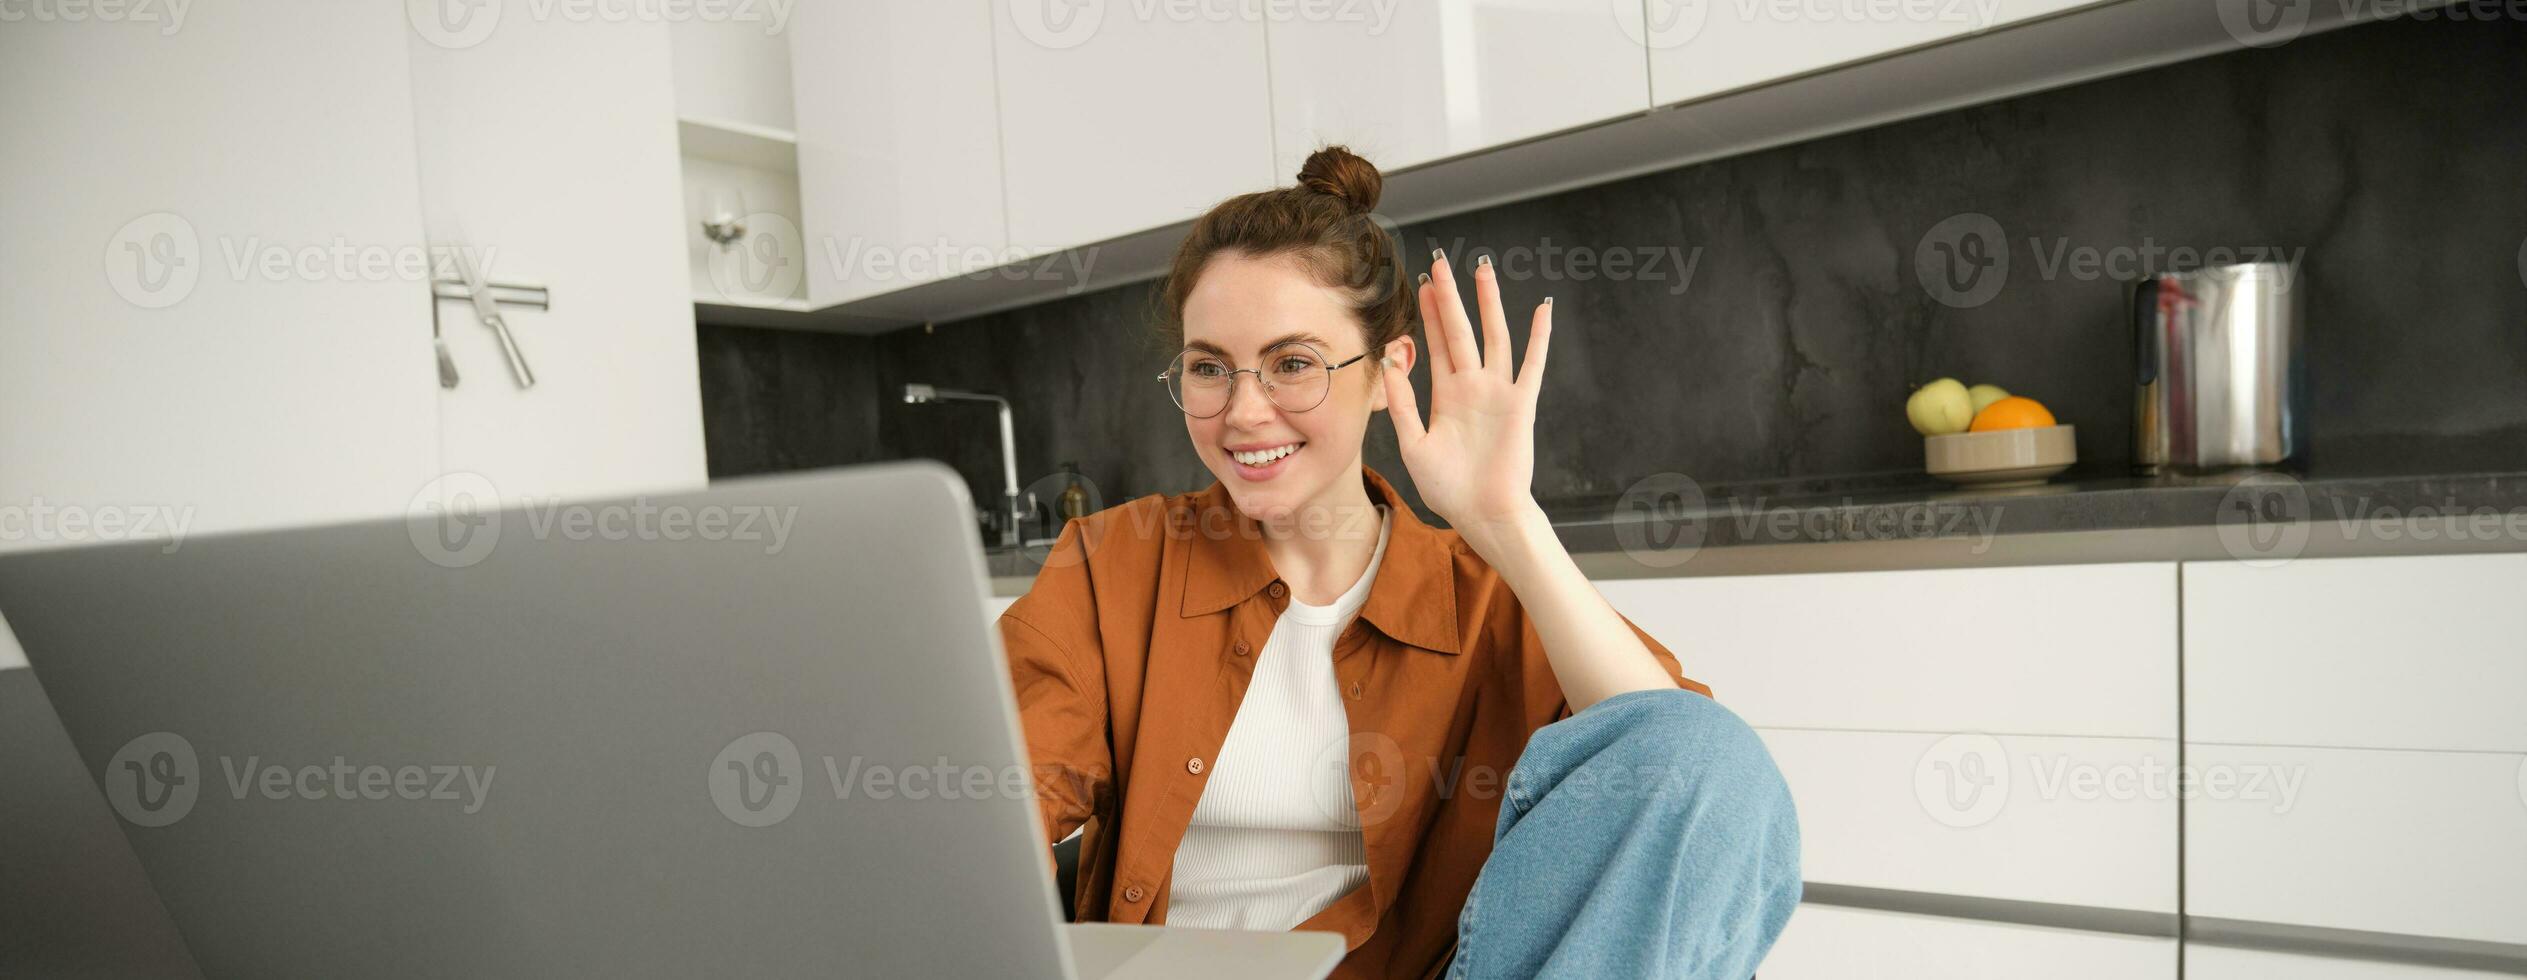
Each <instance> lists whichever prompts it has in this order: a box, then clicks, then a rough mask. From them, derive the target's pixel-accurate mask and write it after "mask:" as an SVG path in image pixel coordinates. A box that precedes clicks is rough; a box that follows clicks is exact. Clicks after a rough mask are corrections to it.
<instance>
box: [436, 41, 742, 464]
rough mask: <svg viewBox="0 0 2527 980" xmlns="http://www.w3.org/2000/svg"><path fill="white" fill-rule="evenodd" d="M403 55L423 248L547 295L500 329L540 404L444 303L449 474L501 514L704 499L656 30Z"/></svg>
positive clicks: (477, 329) (477, 326)
mask: <svg viewBox="0 0 2527 980" xmlns="http://www.w3.org/2000/svg"><path fill="white" fill-rule="evenodd" d="M411 52H412V92H413V94H412V96H411V100H410V101H411V103H412V105H413V107H414V113H415V120H414V122H415V125H416V127H417V129H418V133H419V138H418V145H419V150H420V160H421V168H420V170H421V201H422V203H423V209H424V212H425V217H426V220H427V222H428V226H429V232H430V238H431V240H432V241H433V242H437V243H442V244H458V245H463V246H467V247H471V248H476V249H479V250H482V254H484V255H486V256H488V263H487V268H486V275H488V276H489V277H490V278H491V279H493V280H497V281H515V282H526V283H534V284H538V285H544V286H547V287H549V288H550V289H551V290H552V296H553V303H552V308H551V309H548V310H512V311H507V312H506V313H505V314H504V315H505V316H506V318H507V320H508V321H509V326H510V330H511V331H512V333H514V334H515V335H516V337H517V340H518V344H519V346H520V347H521V348H523V349H524V351H525V353H526V357H527V359H528V361H529V364H530V366H531V367H532V368H533V370H534V374H535V381H536V384H535V386H534V387H533V388H522V387H520V386H519V385H518V384H517V383H516V381H515V380H514V379H513V378H512V377H511V376H510V372H509V369H508V367H507V364H506V362H505V361H504V360H503V355H502V354H501V352H500V349H499V346H498V344H497V342H496V340H495V338H494V336H493V334H492V332H491V331H490V330H487V329H485V328H484V327H483V325H482V323H481V322H480V321H479V320H477V319H476V318H475V316H474V313H473V309H472V307H471V306H470V305H469V304H467V303H464V302H459V301H453V300H443V301H441V306H440V309H439V316H440V320H441V323H442V329H443V330H444V332H445V335H446V338H447V343H448V346H449V348H450V349H451V351H452V352H453V354H454V355H455V359H456V362H457V364H458V365H459V367H460V370H461V371H462V372H463V380H462V381H461V382H460V383H459V384H458V385H457V386H456V387H455V388H452V389H445V390H443V391H441V393H440V397H439V466H440V468H441V469H442V470H443V471H445V472H450V473H475V474H480V475H481V476H482V477H483V478H485V479H487V480H488V481H490V483H491V485H492V487H493V488H495V489H496V490H497V491H498V494H499V497H500V499H501V500H503V501H504V502H516V501H519V500H523V499H529V498H536V499H541V498H551V497H571V498H588V497H601V496H614V495H622V494H631V493H638V492H648V491H661V490H670V491H671V490H685V489H692V488H695V487H699V486H701V485H702V484H703V483H704V482H705V481H706V479H707V474H706V468H705V466H704V462H703V447H702V395H701V379H700V372H699V369H698V368H697V366H696V361H695V355H694V346H693V345H694V336H693V307H692V295H693V293H692V285H691V280H690V279H689V277H688V273H687V270H686V259H685V249H684V241H685V239H684V227H685V210H684V205H683V197H684V195H683V191H682V189H681V178H680V177H679V176H678V164H677V144H676V128H675V122H674V120H675V90H674V87H673V82H672V78H671V75H670V72H668V71H667V66H668V64H669V63H670V60H671V55H670V44H669V40H668V36H667V28H666V25H664V24H662V23H658V22H655V21H645V20H640V19H633V20H629V21H625V22H621V23H614V22H607V21H603V20H598V21H585V22H582V21H576V20H564V19H554V20H542V19H537V18H523V17H522V18H509V19H506V20H504V21H502V22H501V24H500V29H499V30H496V31H493V32H492V33H491V34H490V35H489V36H488V37H486V38H484V39H483V40H482V41H481V42H480V43H477V44H473V45H470V46H466V47H460V48H448V47H442V46H440V45H438V44H434V43H431V42H430V41H429V40H428V39H426V38H424V37H422V36H420V35H419V34H418V33H416V34H415V35H414V37H413V38H412V41H411Z"/></svg>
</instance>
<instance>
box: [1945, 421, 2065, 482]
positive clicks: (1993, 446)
mask: <svg viewBox="0 0 2527 980" xmlns="http://www.w3.org/2000/svg"><path fill="white" fill-rule="evenodd" d="M2076 446H2077V444H2076V441H2075V440H2074V439H2072V427H2070V426H2067V425H2048V426H2039V427H2035V428H2026V429H1993V430H1991V431H1988V432H1959V433H1956V434H1955V435H1945V436H1925V437H1923V439H1922V468H1924V469H1926V470H1929V471H1930V475H1932V476H1935V477H1938V478H1940V479H1942V480H1946V481H1948V482H1950V483H1954V484H1957V485H1959V486H1970V487H1985V488H1991V489H1998V488H2001V487H2032V486H2035V485H2037V484H2040V483H2043V482H2044V481H2046V480H2048V479H2051V478H2052V477H2053V475H2054V474H2056V473H2060V472H2062V471H2063V470H2067V469H2070V468H2071V464H2072V463H2075V462H2078V461H2079V453H2078V450H2077V448H2076Z"/></svg>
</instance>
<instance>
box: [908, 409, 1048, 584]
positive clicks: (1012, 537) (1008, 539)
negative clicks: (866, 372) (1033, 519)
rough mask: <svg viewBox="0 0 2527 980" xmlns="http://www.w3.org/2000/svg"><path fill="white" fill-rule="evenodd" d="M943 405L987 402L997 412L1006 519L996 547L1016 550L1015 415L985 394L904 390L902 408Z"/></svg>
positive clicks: (1016, 437)
mask: <svg viewBox="0 0 2527 980" xmlns="http://www.w3.org/2000/svg"><path fill="white" fill-rule="evenodd" d="M944 401H968V402H990V403H992V404H993V405H995V406H997V407H998V408H999V410H1000V481H1001V493H1002V495H1003V496H1005V497H1006V498H1007V500H1006V501H1005V505H1006V508H1005V510H1004V511H1003V513H1004V514H1006V515H1007V518H1008V519H1007V520H1006V521H1005V522H1004V523H1003V524H1002V525H1001V528H1000V543H1001V546H1002V547H1009V548H1014V547H1017V546H1018V545H1019V544H1020V543H1021V532H1020V528H1019V526H1020V524H1021V521H1020V515H1021V513H1022V512H1021V511H1020V509H1019V506H1018V423H1017V417H1016V415H1015V414H1013V413H1012V412H1011V411H1010V409H1009V399H1006V398H1002V397H1000V396H999V395H995V394H991V393H989V392H982V391H959V390H957V389H954V388H941V387H937V386H935V385H926V384H907V385H905V386H904V402H905V404H909V405H928V404H933V403H937V402H944Z"/></svg>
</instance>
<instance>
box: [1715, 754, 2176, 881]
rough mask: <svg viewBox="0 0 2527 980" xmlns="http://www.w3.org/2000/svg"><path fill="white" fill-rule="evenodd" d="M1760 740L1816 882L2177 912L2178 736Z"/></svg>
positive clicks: (1804, 865)
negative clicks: (1792, 810) (1792, 808)
mask: <svg viewBox="0 0 2527 980" xmlns="http://www.w3.org/2000/svg"><path fill="white" fill-rule="evenodd" d="M1757 731H1758V733H1759V734H1761V735H1762V736H1763V739H1764V745H1765V747H1766V748H1768V749H1770V750H1771V752H1772V757H1773V761H1774V763H1775V764H1776V765H1778V766H1780V767H1781V774H1782V778H1783V779H1785V780H1786V781H1788V783H1789V784H1790V794H1791V797H1792V799H1793V800H1794V801H1795V802H1796V804H1797V806H1798V810H1799V828H1800V830H1799V836H1800V845H1801V850H1802V858H1801V864H1802V869H1803V873H1804V875H1805V877H1806V879H1807V880H1808V881H1810V882H1818V883H1825V884H1834V885H1853V886H1859V887H1865V888H1881V889H1893V890H1898V891H1912V892H1929V893H1936V894H1946V895H1971V896H1977V897H1982V898H1995V899H2007V900H2016V901H2029V902H2046V903H2052V904H2058V905H2078V906H2088V907H2093V908H2110V909H2123V910H2131V911H2140V912H2164V913H2170V914H2173V913H2174V912H2176V910H2177V905H2176V875H2177V849H2176V834H2177V806H2176V796H2175V789H2174V781H2173V779H2172V778H2171V774H2172V773H2173V772H2174V770H2175V765H2176V743H2175V742H2174V741H2172V740H2165V741H2161V740H2149V739H2101V738H2033V737H2024V736H1983V735H1974V734H1967V735H1951V736H1939V735H1927V734H1905V733H1888V732H1836V731H1801V730H1784V729H1757Z"/></svg>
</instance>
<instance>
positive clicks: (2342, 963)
mask: <svg viewBox="0 0 2527 980" xmlns="http://www.w3.org/2000/svg"><path fill="white" fill-rule="evenodd" d="M1771 973H1772V971H1771V970H1769V969H1767V970H1765V975H1767V976H1769V975H1771ZM2516 976H2517V974H2514V973H2485V972H2483V971H2481V970H2455V969H2449V968H2446V967H2436V966H2414V965H2411V964H2407V963H2384V962H2379V961H2376V960H2339V959H2326V958H2323V957H2317V956H2301V955H2299V954H2296V953H2274V952H2267V951H2264V950H2260V949H2229V948H2227V947H2222V946H2206V945H2203V944H2201V943H2187V944H2186V945H2185V977H2186V980H2275V978H2281V977H2287V978H2289V980H2498V978H2505V977H2507V978H2514V977H2516Z"/></svg>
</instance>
